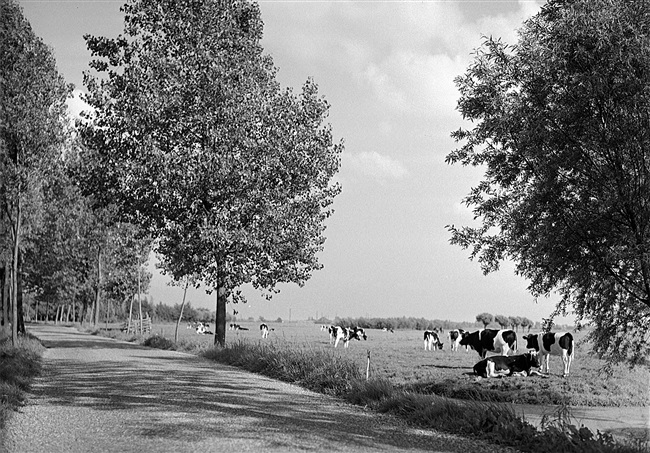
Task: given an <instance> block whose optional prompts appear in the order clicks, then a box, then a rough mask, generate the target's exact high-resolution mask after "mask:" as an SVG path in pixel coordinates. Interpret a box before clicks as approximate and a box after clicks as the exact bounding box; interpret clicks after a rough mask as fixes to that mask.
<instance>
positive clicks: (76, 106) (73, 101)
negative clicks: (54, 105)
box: [66, 90, 92, 119]
mask: <svg viewBox="0 0 650 453" xmlns="http://www.w3.org/2000/svg"><path fill="white" fill-rule="evenodd" d="M82 94H83V91H81V90H74V91H73V92H72V97H70V98H68V100H67V101H66V103H67V104H68V111H69V113H70V117H71V118H72V119H77V118H81V116H80V113H81V112H82V111H84V110H86V111H90V110H91V109H92V108H91V107H90V105H88V104H86V103H85V102H84V101H83V100H82V99H81V95H82Z"/></svg>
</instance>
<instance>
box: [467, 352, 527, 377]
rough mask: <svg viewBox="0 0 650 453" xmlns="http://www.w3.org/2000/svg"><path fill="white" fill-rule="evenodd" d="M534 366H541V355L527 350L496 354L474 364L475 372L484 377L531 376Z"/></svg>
mask: <svg viewBox="0 0 650 453" xmlns="http://www.w3.org/2000/svg"><path fill="white" fill-rule="evenodd" d="M532 368H539V357H538V356H537V353H536V352H526V353H525V354H520V355H513V356H510V357H508V356H499V355H495V356H492V357H488V358H487V359H483V360H481V361H480V362H478V363H477V364H476V365H474V374H476V375H478V376H481V377H484V378H491V377H499V376H515V375H522V376H530V375H531V373H534V371H532ZM537 374H539V373H537Z"/></svg>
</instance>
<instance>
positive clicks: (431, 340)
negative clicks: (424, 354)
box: [424, 330, 442, 351]
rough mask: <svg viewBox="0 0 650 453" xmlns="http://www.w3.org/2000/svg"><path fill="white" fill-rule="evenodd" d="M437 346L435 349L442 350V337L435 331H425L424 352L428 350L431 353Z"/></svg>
mask: <svg viewBox="0 0 650 453" xmlns="http://www.w3.org/2000/svg"><path fill="white" fill-rule="evenodd" d="M432 346H435V347H434V349H442V343H441V342H440V337H439V336H438V334H437V333H436V332H435V331H433V330H425V331H424V350H425V351H426V350H427V349H428V350H429V351H431V347H432Z"/></svg>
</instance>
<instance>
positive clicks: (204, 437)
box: [0, 325, 516, 453]
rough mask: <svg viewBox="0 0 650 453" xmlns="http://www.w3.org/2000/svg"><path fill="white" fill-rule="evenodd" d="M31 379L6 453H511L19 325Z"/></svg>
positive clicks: (215, 369)
mask: <svg viewBox="0 0 650 453" xmlns="http://www.w3.org/2000/svg"><path fill="white" fill-rule="evenodd" d="M28 329H29V331H30V333H32V334H33V335H35V336H36V337H38V338H39V339H40V340H41V341H42V342H43V343H44V345H45V346H46V348H47V349H46V351H45V353H44V355H43V374H42V375H41V376H40V377H39V378H38V379H37V380H36V381H35V383H34V385H33V387H32V390H31V394H30V395H29V397H28V398H29V401H28V403H27V405H26V406H25V407H23V408H22V409H21V410H20V411H19V412H18V413H16V414H14V416H13V417H12V418H11V419H10V420H9V423H8V424H7V427H6V429H5V431H4V432H3V433H1V434H3V435H2V438H1V439H0V451H2V452H7V453H14V452H34V453H37V452H48V453H54V452H88V451H100V452H135V451H138V452H141V451H156V452H185V451H187V452H190V451H191V452H195V451H202V452H213V451H214V452H217V451H228V452H234V451H236V452H246V451H255V452H259V451H265V452H275V451H277V452H280V451H282V452H289V451H328V452H331V451H336V452H348V451H349V452H352V451H354V452H357V453H358V452H382V451H390V452H397V451H409V452H418V451H428V452H431V451H439V452H467V451H472V452H473V453H481V452H497V451H498V452H500V453H506V452H514V451H516V450H514V449H509V448H504V447H502V446H495V445H490V444H487V443H484V442H480V441H475V440H470V439H465V438H462V437H458V436H454V435H450V434H445V433H439V432H436V431H434V430H422V429H415V428H412V427H409V426H407V425H406V424H405V423H403V422H401V421H400V420H398V419H396V418H394V417H390V416H386V415H379V414H375V413H372V412H369V411H366V410H364V409H363V408H360V407H357V406H352V405H349V404H346V403H343V402H341V401H339V400H337V399H334V398H330V397H327V396H324V395H321V394H318V393H314V392H310V391H307V390H305V389H302V388H300V387H298V386H295V385H290V384H286V383H282V382H278V381H275V380H272V379H269V378H266V377H263V376H259V375H256V374H252V373H249V372H246V371H243V370H239V369H237V368H233V367H229V366H226V365H221V364H217V363H214V362H211V361H207V360H205V359H201V358H198V357H196V356H193V355H189V354H184V353H180V352H174V351H163V350H158V349H150V348H144V347H140V346H138V345H134V344H131V343H126V342H120V341H116V340H112V339H108V338H102V337H97V336H92V335H89V334H84V333H80V332H78V331H77V330H76V329H73V328H69V327H59V326H48V325H39V326H30V327H29V328H28Z"/></svg>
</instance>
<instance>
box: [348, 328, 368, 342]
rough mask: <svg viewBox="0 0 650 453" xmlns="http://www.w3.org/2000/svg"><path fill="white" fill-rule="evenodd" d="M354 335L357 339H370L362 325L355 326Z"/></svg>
mask: <svg viewBox="0 0 650 453" xmlns="http://www.w3.org/2000/svg"><path fill="white" fill-rule="evenodd" d="M352 336H353V337H355V338H356V339H357V340H361V338H363V339H364V340H367V339H368V336H367V335H366V331H365V330H363V328H362V327H355V328H354V333H353V335H352Z"/></svg>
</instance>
